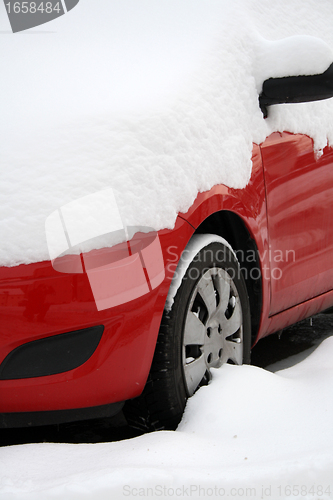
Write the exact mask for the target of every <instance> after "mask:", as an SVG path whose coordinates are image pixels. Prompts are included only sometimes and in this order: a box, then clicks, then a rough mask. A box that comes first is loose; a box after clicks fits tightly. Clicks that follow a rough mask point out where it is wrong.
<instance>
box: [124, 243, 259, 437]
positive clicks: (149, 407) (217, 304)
mask: <svg viewBox="0 0 333 500" xmlns="http://www.w3.org/2000/svg"><path fill="white" fill-rule="evenodd" d="M250 349H251V324H250V306H249V298H248V294H247V289H246V285H245V280H244V277H243V274H242V272H241V269H240V266H239V263H238V261H237V258H236V256H235V254H234V252H233V251H232V249H231V247H230V246H229V245H228V243H227V242H226V241H225V240H224V239H223V238H220V237H219V236H216V235H195V236H193V237H192V238H191V241H190V243H189V245H188V247H187V248H186V250H185V251H184V253H183V256H182V258H181V259H180V261H179V264H178V266H177V269H176V272H175V275H174V278H173V281H172V285H171V287H170V292H169V295H168V299H167V303H166V309H165V311H164V314H163V318H162V322H161V327H160V332H159V336H158V339H157V344H156V349H155V354H154V358H153V362H152V366H151V370H150V373H149V377H148V380H147V383H146V386H145V388H144V391H143V393H142V394H141V396H139V397H138V398H135V399H133V400H131V401H128V402H127V403H126V404H125V407H124V414H125V416H126V418H127V421H128V423H129V425H131V426H133V427H135V428H138V429H141V430H143V431H154V430H161V429H168V430H173V429H175V428H176V427H177V425H178V424H179V422H180V420H181V418H182V415H183V412H184V408H185V405H186V401H187V399H188V398H189V397H190V396H192V395H193V394H194V393H195V392H196V391H197V389H198V388H199V387H200V386H202V385H207V384H208V383H209V382H210V380H211V368H218V367H220V366H221V365H222V364H224V363H233V364H242V363H249V362H250Z"/></svg>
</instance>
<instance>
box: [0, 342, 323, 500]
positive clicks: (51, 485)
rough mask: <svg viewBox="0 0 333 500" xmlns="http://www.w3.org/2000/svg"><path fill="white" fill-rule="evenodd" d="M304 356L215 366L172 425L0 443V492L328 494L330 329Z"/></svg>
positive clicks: (59, 495)
mask: <svg viewBox="0 0 333 500" xmlns="http://www.w3.org/2000/svg"><path fill="white" fill-rule="evenodd" d="M307 354H309V352H305V353H302V354H300V355H298V358H294V360H293V361H294V362H296V361H300V359H301V358H302V359H303V360H302V361H300V362H298V363H296V364H295V365H294V366H291V367H289V368H287V369H283V370H280V371H275V372H274V373H273V372H271V371H269V370H264V369H262V368H258V367H255V366H232V365H225V366H223V367H222V368H220V369H219V370H215V371H214V380H213V383H211V384H210V385H209V386H208V387H203V388H201V389H200V390H199V391H198V392H197V393H196V394H195V395H194V396H193V397H192V398H191V399H190V400H189V401H188V404H187V408H186V411H185V414H184V417H183V420H182V422H181V423H180V425H179V428H178V429H177V431H175V432H169V431H161V432H156V433H152V434H146V435H143V436H140V437H136V438H133V439H128V440H124V441H120V442H113V443H99V444H49V443H44V444H28V445H20V446H9V447H3V448H1V449H0V485H1V486H0V498H1V500H28V499H29V500H49V499H52V500H54V499H59V500H74V499H75V500H76V499H89V500H90V499H91V500H96V499H98V500H110V499H112V500H113V499H116V500H118V499H122V498H132V499H133V498H137V497H139V498H154V499H155V498H162V499H167V498H182V499H183V498H228V499H231V498H237V499H240V498H252V499H256V500H259V499H265V500H266V499H267V500H269V499H273V500H278V499H286V498H292V499H301V498H302V499H304V498H305V499H311V500H314V499H315V500H317V499H330V498H332V496H333V431H332V414H333V398H332V387H333V365H332V359H333V336H331V337H328V338H326V339H325V340H324V341H323V342H322V343H321V344H320V345H319V346H318V347H317V348H316V349H315V350H314V351H313V352H311V353H310V354H309V355H308V357H306V355H307ZM284 363H285V361H284ZM280 366H281V365H280ZM271 369H274V370H277V369H279V364H275V365H274V367H272V368H271Z"/></svg>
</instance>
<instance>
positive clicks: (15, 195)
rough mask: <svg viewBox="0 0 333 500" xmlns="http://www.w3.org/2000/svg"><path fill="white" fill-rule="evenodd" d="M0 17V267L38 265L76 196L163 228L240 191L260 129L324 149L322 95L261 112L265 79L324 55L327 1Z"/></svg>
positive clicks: (213, 1) (128, 2)
mask: <svg viewBox="0 0 333 500" xmlns="http://www.w3.org/2000/svg"><path fill="white" fill-rule="evenodd" d="M0 9H2V14H4V15H2V18H1V20H0V31H1V33H2V35H1V38H0V43H1V44H3V48H2V60H1V64H2V72H1V75H2V76H1V96H0V99H1V103H0V106H1V108H0V109H1V118H2V119H1V124H0V127H1V129H0V132H1V143H2V146H1V149H2V155H1V156H2V160H1V167H0V176H1V177H0V182H1V205H0V206H1V220H0V239H1V248H0V265H5V266H13V265H17V264H21V263H25V264H27V263H30V262H37V261H43V260H49V253H48V249H47V243H46V237H45V220H46V219H47V217H48V216H49V215H50V214H51V213H52V212H54V211H55V210H57V209H58V208H60V207H62V206H63V205H65V204H67V203H69V202H72V201H74V200H77V199H79V198H81V197H83V196H87V195H89V194H93V193H97V192H99V191H101V190H104V189H109V188H112V189H113V191H114V193H115V196H116V199H117V204H118V208H119V212H120V214H121V218H122V221H123V223H124V224H125V225H130V226H149V227H152V228H154V229H156V230H159V229H162V228H172V227H173V226H174V223H175V220H176V217H177V213H179V212H180V211H186V210H187V209H188V208H189V207H190V206H191V204H192V203H193V201H194V199H195V197H196V196H197V193H198V192H202V191H205V190H208V189H210V188H211V187H212V186H214V185H215V184H218V183H224V184H226V185H227V186H230V187H234V188H243V187H245V186H246V184H247V182H248V180H249V178H250V174H251V152H252V143H253V142H256V143H261V142H262V141H263V140H264V139H265V138H266V137H267V136H268V135H269V134H270V133H271V132H273V131H276V130H279V131H284V130H287V131H290V132H295V133H305V134H308V135H309V136H311V137H312V138H313V139H314V146H315V148H316V149H317V150H320V149H322V148H323V147H325V145H326V144H327V143H331V144H333V124H332V120H331V116H332V113H333V102H332V101H333V100H332V99H329V100H327V101H320V102H315V103H306V104H297V105H281V106H274V107H272V109H271V111H270V116H269V118H268V119H267V120H264V119H263V116H262V113H261V111H260V109H259V106H258V92H260V88H261V85H262V82H263V80H264V79H266V78H268V77H270V76H291V75H293V74H312V73H320V72H322V71H324V70H326V69H327V67H328V66H329V65H330V63H331V62H332V61H333V56H332V51H331V48H332V47H333V34H332V29H331V26H332V19H333V4H332V2H331V0H323V1H322V2H321V3H320V8H318V3H317V2H316V1H313V0H281V1H280V2H278V5H277V4H276V5H272V3H271V2H267V1H266V0H256V1H254V0H253V1H249V0H236V1H234V2H232V3H231V2H228V1H226V0H205V1H204V2H203V1H201V0H159V1H158V2H156V0H123V1H122V2H116V1H114V0H99V1H98V2H94V1H93V0H85V1H84V2H83V1H82V2H79V4H78V5H77V6H76V7H75V9H73V10H72V11H70V12H68V13H67V14H66V15H64V16H62V17H60V18H58V19H56V20H54V21H52V23H48V24H46V25H43V26H42V27H38V28H34V29H31V30H28V31H26V32H20V33H16V34H12V33H9V32H8V33H6V32H5V30H7V31H8V28H9V23H8V19H6V18H5V10H4V9H5V7H4V5H1V6H0ZM313 37H315V38H313ZM295 72H296V73H295ZM91 245H93V243H91ZM89 249H90V248H89ZM91 249H92V248H91Z"/></svg>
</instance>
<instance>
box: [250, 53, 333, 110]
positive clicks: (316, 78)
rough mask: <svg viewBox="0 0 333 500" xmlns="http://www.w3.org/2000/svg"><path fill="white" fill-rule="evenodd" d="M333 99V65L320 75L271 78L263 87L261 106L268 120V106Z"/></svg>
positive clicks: (260, 99)
mask: <svg viewBox="0 0 333 500" xmlns="http://www.w3.org/2000/svg"><path fill="white" fill-rule="evenodd" d="M329 97H333V63H332V64H331V65H330V67H329V68H328V69H327V70H326V71H325V72H324V73H321V74H320V75H310V76H288V77H284V78H269V79H268V80H265V81H264V83H263V86H262V92H261V94H260V96H259V106H260V109H261V111H262V113H263V115H264V118H267V114H268V111H267V106H271V105H272V104H285V103H295V102H309V101H320V100H322V99H328V98H329Z"/></svg>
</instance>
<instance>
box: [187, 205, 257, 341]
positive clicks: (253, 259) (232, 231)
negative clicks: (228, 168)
mask: <svg viewBox="0 0 333 500" xmlns="http://www.w3.org/2000/svg"><path fill="white" fill-rule="evenodd" d="M207 233H211V234H216V235H218V236H221V237H222V238H224V239H226V240H227V241H228V243H229V244H230V245H231V246H232V248H233V250H234V252H235V253H236V256H237V258H238V260H239V264H240V267H241V271H242V273H243V276H244V279H245V283H246V288H247V292H248V296H249V302H250V313H251V338H252V344H254V343H255V340H256V338H257V334H258V330H259V325H260V319H261V312H262V275H261V272H260V269H261V266H260V260H259V252H258V248H257V244H256V241H255V239H254V238H253V237H252V236H251V233H250V231H249V229H248V228H247V226H246V224H245V222H244V221H243V219H242V218H241V217H240V216H239V215H238V214H236V213H235V212H232V211H229V210H221V211H218V212H214V213H212V214H211V215H209V216H208V217H207V218H206V219H205V220H204V221H203V222H201V224H199V226H198V227H197V228H196V230H195V232H194V234H207Z"/></svg>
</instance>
